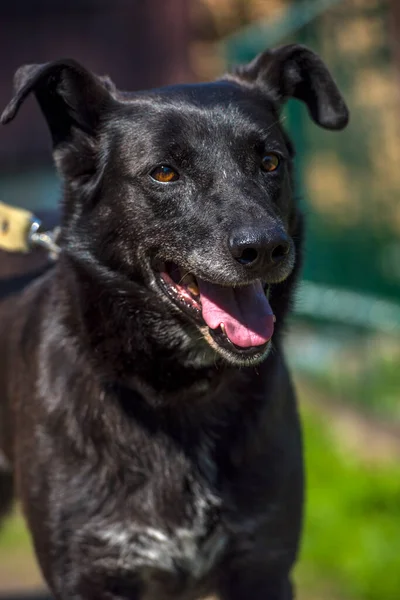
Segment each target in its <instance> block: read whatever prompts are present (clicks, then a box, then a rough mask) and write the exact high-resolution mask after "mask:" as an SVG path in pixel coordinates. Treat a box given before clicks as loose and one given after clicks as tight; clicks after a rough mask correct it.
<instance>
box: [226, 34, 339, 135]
mask: <svg viewBox="0 0 400 600" xmlns="http://www.w3.org/2000/svg"><path fill="white" fill-rule="evenodd" d="M233 75H234V77H235V79H237V80H239V82H240V80H243V81H245V82H247V83H251V84H254V85H256V86H257V87H259V88H260V89H261V90H265V92H266V93H267V94H268V95H269V96H270V97H271V96H272V100H273V101H274V102H275V103H276V104H278V106H281V105H282V104H283V103H284V102H285V101H286V100H287V99H289V98H297V99H298V100H302V101H303V102H304V103H305V104H306V105H307V108H308V110H309V113H310V116H311V118H312V119H313V121H314V122H315V123H317V125H320V126H321V127H324V128H325V129H333V130H335V129H337V130H339V129H343V128H344V127H346V125H347V123H348V120H349V112H348V109H347V106H346V104H345V102H344V100H343V98H342V96H341V94H340V92H339V90H338V88H337V86H336V84H335V82H334V81H333V78H332V76H331V74H330V73H329V71H328V69H327V67H326V66H325V64H324V63H323V61H322V60H321V59H320V57H319V56H318V55H317V54H315V52H313V51H312V50H309V49H308V48H306V47H304V46H300V45H298V44H290V45H287V46H281V47H279V48H276V49H274V50H267V51H265V52H263V53H262V54H259V55H258V56H257V57H256V58H255V59H254V60H253V61H252V62H250V63H248V64H246V65H243V66H239V67H237V68H236V69H235V70H234V72H233Z"/></svg>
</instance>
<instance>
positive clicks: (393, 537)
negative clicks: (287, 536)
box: [297, 412, 400, 600]
mask: <svg viewBox="0 0 400 600" xmlns="http://www.w3.org/2000/svg"><path fill="white" fill-rule="evenodd" d="M303 424H304V437H305V456H306V468H307V478H308V483H307V503H306V522H305V532H304V539H303V549H302V555H301V559H300V563H299V567H298V570H297V575H298V580H299V582H300V585H301V587H302V588H306V589H309V590H312V589H317V590H318V589H321V587H324V588H326V587H327V586H328V587H330V589H331V590H334V595H333V596H332V597H333V598H341V599H342V598H346V599H347V598H348V599H352V600H353V599H354V600H383V599H384V600H398V599H399V598H400V466H399V465H396V464H393V465H392V466H387V465H385V466H377V465H376V464H375V465H366V464H365V462H363V461H362V460H361V459H360V458H357V457H355V456H353V455H351V454H350V453H349V451H346V449H344V448H340V447H337V441H336V442H334V441H333V439H332V438H331V436H330V432H329V424H328V423H325V422H323V421H322V419H321V418H320V417H316V415H314V414H313V413H311V412H306V413H305V414H304V415H303ZM313 597H314V596H313ZM315 597H317V598H320V597H322V596H315ZM323 597H324V600H325V598H326V596H323Z"/></svg>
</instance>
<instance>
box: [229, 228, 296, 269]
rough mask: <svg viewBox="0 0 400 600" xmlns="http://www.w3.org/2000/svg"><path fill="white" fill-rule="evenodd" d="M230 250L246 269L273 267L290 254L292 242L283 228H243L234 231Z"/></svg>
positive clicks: (230, 239) (230, 241)
mask: <svg viewBox="0 0 400 600" xmlns="http://www.w3.org/2000/svg"><path fill="white" fill-rule="evenodd" d="M229 249H230V251H231V253H232V256H233V257H234V258H235V260H237V262H238V263H240V264H241V265H243V266H244V267H247V268H255V267H258V266H263V267H268V266H269V267H273V266H275V265H277V264H278V263H279V262H281V260H283V259H284V258H285V256H287V254H289V251H290V242H289V237H288V236H287V234H286V233H285V232H284V231H283V230H282V229H281V228H277V227H276V228H272V229H266V228H265V227H242V228H239V229H234V230H233V231H232V233H231V235H230V237H229Z"/></svg>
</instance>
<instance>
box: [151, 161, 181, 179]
mask: <svg viewBox="0 0 400 600" xmlns="http://www.w3.org/2000/svg"><path fill="white" fill-rule="evenodd" d="M150 177H152V178H153V179H155V180H156V181H158V182H159V183H171V181H177V179H179V175H178V173H177V172H176V171H175V170H174V169H173V168H172V167H168V166H167V165H161V166H160V167H156V168H155V169H154V171H152V172H151V173H150Z"/></svg>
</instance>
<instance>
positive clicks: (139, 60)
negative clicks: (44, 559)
mask: <svg viewBox="0 0 400 600" xmlns="http://www.w3.org/2000/svg"><path fill="white" fill-rule="evenodd" d="M0 33H1V37H0V39H1V50H2V51H1V53H0V64H1V68H0V101H1V104H2V105H3V106H4V105H5V104H6V103H7V101H8V99H9V97H10V93H11V79H12V75H13V72H14V71H15V69H16V68H17V67H18V66H19V65H21V64H23V63H30V62H44V61H47V60H51V59H54V58H60V57H67V56H68V57H74V58H76V59H78V60H80V61H81V62H82V63H84V64H85V65H86V66H87V67H89V68H90V69H92V70H94V71H96V72H97V73H99V74H104V73H108V74H109V75H111V77H112V78H113V79H114V81H115V82H116V84H117V86H118V87H121V88H125V89H137V88H141V87H150V86H155V85H160V84H164V83H173V82H177V81H193V80H199V81H201V80H205V79H210V78H213V77H216V76H218V74H220V73H221V72H223V71H224V69H226V68H227V66H229V64H233V63H239V62H243V61H247V60H250V59H251V58H253V57H254V56H255V54H257V53H258V52H260V51H262V50H263V49H264V48H266V47H268V46H273V45H279V44H282V43H287V42H294V41H295V42H300V43H303V44H306V45H308V46H310V47H311V48H313V49H314V50H316V51H317V52H319V53H320V54H321V55H322V56H323V58H324V60H325V61H326V62H327V64H328V65H329V67H330V68H331V70H332V72H333V74H334V76H335V78H336V80H337V82H338V84H339V86H340V88H341V90H342V92H343V94H344V96H345V98H346V100H347V102H348V104H349V106H350V109H351V124H350V126H349V128H348V129H347V130H346V131H345V132H343V133H330V132H326V131H323V130H320V129H318V128H317V127H316V126H315V125H314V124H313V123H312V122H311V121H310V120H309V118H308V115H307V111H306V110H305V108H304V107H303V106H301V105H300V104H299V103H296V102H295V101H293V102H290V103H289V104H288V107H287V110H286V112H285V116H284V118H285V121H284V123H285V125H286V126H287V129H288V130H289V132H290V134H291V136H292V138H293V139H294V141H295V144H296V148H297V159H296V162H297V169H296V172H297V193H298V195H299V197H300V201H301V203H302V205H303V207H304V211H305V213H306V215H307V224H308V235H307V253H306V265H305V269H304V276H303V281H302V285H301V287H300V289H299V293H298V297H297V303H296V308H295V314H294V316H293V317H292V323H291V327H290V329H289V331H288V335H287V340H286V341H287V351H288V356H289V359H290V362H291V364H292V367H293V370H294V374H295V379H296V383H297V388H298V391H299V399H300V408H301V413H302V419H303V423H304V431H305V453H306V463H307V479H308V485H307V490H308V491H307V507H306V522H305V531H304V542H303V548H302V553H301V557H300V560H299V564H298V567H297V569H296V572H295V577H296V580H297V584H298V589H299V598H300V600H399V599H400V461H399V458H400V399H399V395H400V394H399V389H400V2H399V1H398V0H391V1H389V0H387V1H384V0H312V1H307V0H292V1H290V0H146V2H144V1H142V0H112V1H111V0H68V2H66V1H64V2H61V1H59V0H58V1H57V0H25V1H22V0H20V1H17V0H16V1H15V2H9V1H6V2H2V3H1V7H0ZM59 196H60V192H59V184H58V182H57V179H56V177H55V173H54V169H53V166H52V162H51V156H50V151H49V137H48V134H47V132H46V128H45V126H44V123H43V119H42V118H41V117H40V115H39V111H38V109H37V107H36V106H35V105H34V102H33V101H32V100H30V101H29V106H28V104H27V106H26V107H24V108H23V110H22V111H21V114H20V116H19V117H18V119H17V120H16V121H15V124H14V123H13V125H12V126H10V127H7V128H4V129H2V130H1V131H0V199H1V200H3V201H5V202H8V203H12V204H15V205H17V206H24V207H28V208H30V209H31V210H33V211H35V212H38V213H40V214H41V215H42V216H43V217H44V218H45V219H47V220H48V222H49V223H52V222H54V221H56V219H57V217H56V216H55V214H54V212H55V211H56V209H57V204H58V199H59ZM41 260H42V257H40V256H39V255H38V256H36V257H34V258H33V259H32V262H31V264H30V266H29V268H31V269H34V268H36V267H37V266H38V264H39V263H40V261H41ZM10 265H11V266H10ZM26 268H27V267H26V260H25V259H24V262H22V261H21V258H20V257H13V259H12V261H11V262H10V261H9V260H7V261H5V259H4V255H2V254H0V277H3V279H2V280H1V281H0V286H1V284H3V285H7V284H8V279H7V278H8V277H9V276H10V274H11V272H13V273H22V272H23V270H26ZM40 586H41V581H40V576H39V574H38V571H37V568H36V567H35V563H34V560H33V557H32V553H31V550H30V545H29V541H28V536H27V534H26V531H25V529H24V526H23V524H22V521H21V519H20V517H19V516H18V514H17V515H16V516H15V517H14V518H13V519H12V520H11V521H10V522H9V524H8V525H7V527H6V528H5V530H4V532H3V534H2V535H0V598H7V599H9V598H10V597H11V595H10V594H11V592H12V591H18V590H22V589H27V590H28V589H29V590H32V589H39V588H40ZM2 594H3V595H2ZM249 600H251V599H249ZM266 600H267V599H266Z"/></svg>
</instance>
